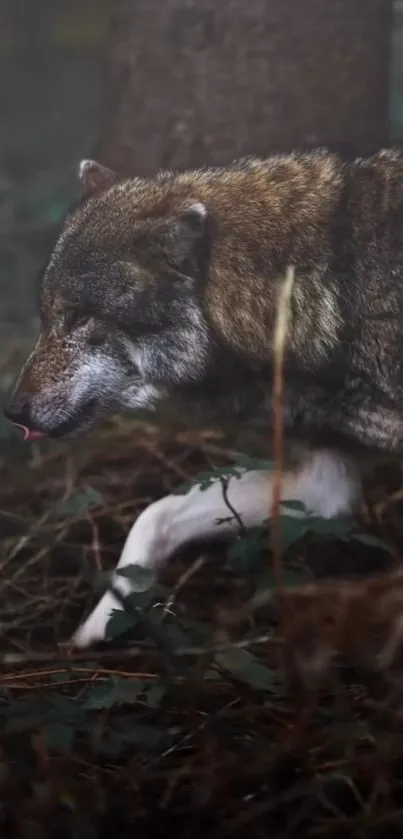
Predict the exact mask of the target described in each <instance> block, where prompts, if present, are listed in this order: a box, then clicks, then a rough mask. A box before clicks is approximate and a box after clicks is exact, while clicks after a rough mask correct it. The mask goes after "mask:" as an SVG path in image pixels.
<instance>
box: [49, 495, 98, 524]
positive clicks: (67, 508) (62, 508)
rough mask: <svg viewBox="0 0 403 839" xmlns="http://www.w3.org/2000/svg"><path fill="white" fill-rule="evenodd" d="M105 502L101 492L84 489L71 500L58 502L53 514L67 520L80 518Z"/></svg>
mask: <svg viewBox="0 0 403 839" xmlns="http://www.w3.org/2000/svg"><path fill="white" fill-rule="evenodd" d="M103 502H104V498H103V496H102V495H101V493H100V492H97V490H96V489H93V488H92V487H84V489H81V490H78V491H77V492H75V493H74V494H73V495H71V496H70V498H62V499H60V501H57V502H56V504H55V506H54V508H53V512H54V514H55V515H56V516H60V517H63V518H64V517H65V518H79V517H80V516H83V515H85V513H88V510H89V509H90V508H91V507H93V506H98V505H100V504H102V503H103Z"/></svg>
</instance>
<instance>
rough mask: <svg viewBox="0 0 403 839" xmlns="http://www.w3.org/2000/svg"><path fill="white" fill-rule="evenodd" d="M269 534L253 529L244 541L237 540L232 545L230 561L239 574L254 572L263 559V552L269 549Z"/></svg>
mask: <svg viewBox="0 0 403 839" xmlns="http://www.w3.org/2000/svg"><path fill="white" fill-rule="evenodd" d="M268 544H269V542H268V534H267V531H265V530H263V529H262V528H253V529H251V530H250V531H249V532H248V535H247V536H246V537H245V538H243V539H237V540H236V541H235V542H233V543H232V545H230V547H229V550H228V559H229V560H230V562H231V566H232V567H233V568H234V569H235V570H236V571H238V572H239V573H245V572H248V571H251V570H253V569H254V568H255V567H256V565H257V564H259V560H261V558H262V552H263V551H264V549H265V548H267V547H268Z"/></svg>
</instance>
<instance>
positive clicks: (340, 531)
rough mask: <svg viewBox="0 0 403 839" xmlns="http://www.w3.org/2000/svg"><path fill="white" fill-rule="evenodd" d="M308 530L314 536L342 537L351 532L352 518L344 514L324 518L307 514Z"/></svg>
mask: <svg viewBox="0 0 403 839" xmlns="http://www.w3.org/2000/svg"><path fill="white" fill-rule="evenodd" d="M307 523H308V531H309V533H313V534H315V535H316V536H321V537H323V536H325V537H330V538H332V539H344V538H345V537H346V536H348V535H349V534H350V533H351V532H352V528H353V520H352V519H351V518H348V517H346V516H340V517H338V518H332V519H324V518H321V517H320V516H309V518H308V519H307Z"/></svg>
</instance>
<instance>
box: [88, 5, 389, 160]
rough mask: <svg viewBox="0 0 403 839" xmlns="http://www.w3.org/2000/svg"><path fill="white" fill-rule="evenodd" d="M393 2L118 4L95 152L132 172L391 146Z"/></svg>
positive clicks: (360, 152) (367, 149) (363, 152)
mask: <svg viewBox="0 0 403 839" xmlns="http://www.w3.org/2000/svg"><path fill="white" fill-rule="evenodd" d="M391 19H392V0H163V2H161V0H118V3H117V19H116V28H115V40H114V46H113V48H112V53H111V60H110V82H109V108H108V113H107V118H106V123H105V129H104V131H103V133H102V137H101V139H100V143H99V145H98V149H97V150H96V153H97V154H98V157H100V159H102V160H103V161H104V162H105V163H107V164H109V165H111V166H113V167H115V168H118V169H119V170H121V171H124V172H127V173H129V172H133V173H137V174H140V175H148V174H151V173H153V172H154V171H155V170H156V169H158V168H159V167H168V168H169V167H175V168H185V167H189V166H199V165H202V164H220V163H225V162H226V161H229V160H231V159H232V158H234V157H237V156H241V155H245V154H256V155H267V154H268V153H271V152H275V151H288V150H291V149H294V148H297V147H298V148H307V147H312V146H317V145H326V146H328V147H330V148H339V149H341V150H344V151H346V152H347V153H351V154H365V153H367V152H371V151H372V150H375V149H376V148H378V147H379V146H382V145H385V144H387V142H388V104H389V54H390V30H391Z"/></svg>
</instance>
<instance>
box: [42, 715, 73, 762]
mask: <svg viewBox="0 0 403 839" xmlns="http://www.w3.org/2000/svg"><path fill="white" fill-rule="evenodd" d="M41 733H42V735H43V737H44V739H45V742H46V745H47V746H48V748H49V749H54V750H55V751H56V752H60V753H61V754H64V755H69V754H71V751H72V748H73V745H74V740H75V736H76V731H75V728H74V726H73V725H67V723H63V722H53V723H50V724H49V725H45V726H43V727H42V728H41Z"/></svg>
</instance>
